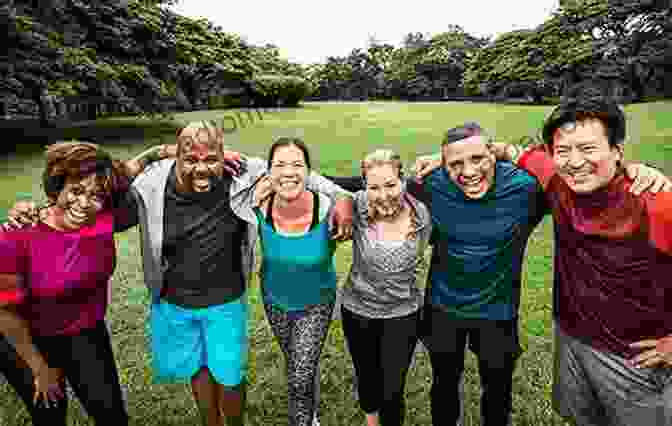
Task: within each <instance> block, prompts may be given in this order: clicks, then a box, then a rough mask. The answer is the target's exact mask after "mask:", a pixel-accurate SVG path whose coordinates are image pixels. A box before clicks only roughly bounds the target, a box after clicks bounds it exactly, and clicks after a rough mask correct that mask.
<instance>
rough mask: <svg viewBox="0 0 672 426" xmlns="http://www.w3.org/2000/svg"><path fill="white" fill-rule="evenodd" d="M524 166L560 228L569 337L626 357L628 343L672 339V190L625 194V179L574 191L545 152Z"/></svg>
mask: <svg viewBox="0 0 672 426" xmlns="http://www.w3.org/2000/svg"><path fill="white" fill-rule="evenodd" d="M518 163H519V165H520V166H521V167H523V168H524V169H526V170H527V171H528V172H530V173H531V174H533V175H535V176H536V177H537V178H538V179H539V180H540V182H541V183H542V185H543V186H544V188H545V193H546V197H547V199H548V203H549V207H550V208H551V210H552V212H553V219H554V226H555V261H554V267H555V271H554V289H553V293H554V294H553V295H554V300H553V302H554V306H553V311H554V315H555V318H556V321H557V323H558V324H559V326H560V327H561V328H562V329H563V331H564V332H565V333H567V334H568V335H570V336H572V337H575V338H577V339H579V340H581V341H583V342H585V343H586V344H588V345H590V346H592V347H594V348H596V349H598V350H604V351H609V352H613V353H616V354H618V355H620V356H623V357H626V358H629V357H631V356H633V355H635V354H636V353H638V352H639V350H632V349H630V348H629V347H628V345H629V344H630V343H633V342H636V341H640V340H645V339H658V338H661V337H663V336H666V335H669V334H672V193H669V192H665V193H658V194H651V193H644V194H642V195H640V196H635V195H633V194H632V193H630V192H629V191H628V189H629V187H630V185H631V184H632V181H631V180H629V179H628V178H627V177H625V176H623V175H618V176H616V177H615V178H614V179H613V180H612V181H611V182H610V184H609V185H608V186H607V187H606V188H604V189H602V190H600V191H597V192H594V193H591V194H589V195H582V194H576V193H575V192H574V191H572V190H571V188H570V187H569V186H568V185H567V184H566V183H565V181H564V180H563V179H562V178H561V177H560V176H559V175H557V174H556V173H555V168H554V164H553V161H552V159H551V157H550V156H549V154H548V153H546V152H545V151H544V150H543V149H541V148H535V149H532V150H529V151H527V152H526V153H525V154H523V156H522V157H521V158H520V160H519V161H518Z"/></svg>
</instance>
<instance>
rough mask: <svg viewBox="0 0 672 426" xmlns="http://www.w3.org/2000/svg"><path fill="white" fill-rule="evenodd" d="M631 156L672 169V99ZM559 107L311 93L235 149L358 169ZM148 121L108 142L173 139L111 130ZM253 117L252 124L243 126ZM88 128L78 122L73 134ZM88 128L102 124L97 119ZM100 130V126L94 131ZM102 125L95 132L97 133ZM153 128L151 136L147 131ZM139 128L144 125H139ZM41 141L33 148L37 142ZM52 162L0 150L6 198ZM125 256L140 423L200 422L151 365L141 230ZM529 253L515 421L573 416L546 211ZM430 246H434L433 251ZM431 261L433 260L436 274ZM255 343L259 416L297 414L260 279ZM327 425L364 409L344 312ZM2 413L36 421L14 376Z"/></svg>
mask: <svg viewBox="0 0 672 426" xmlns="http://www.w3.org/2000/svg"><path fill="white" fill-rule="evenodd" d="M626 111H627V112H628V114H629V121H628V124H629V126H630V128H629V130H630V131H629V136H630V138H629V141H628V146H627V149H626V153H627V156H628V158H631V159H637V160H641V161H645V162H648V163H650V164H653V165H656V166H657V167H659V168H662V169H664V170H665V171H666V172H667V173H668V174H672V144H670V143H669V142H668V143H667V144H666V143H665V139H666V138H667V140H671V139H672V114H671V113H672V103H663V102H660V103H650V104H638V105H631V106H628V107H627V108H626ZM548 112H549V108H547V107H528V106H503V105H490V104H476V103H397V102H388V103H382V102H380V103H327V104H320V103H309V104H307V105H305V106H304V107H303V108H301V109H296V110H283V111H276V112H269V113H266V114H264V119H263V120H259V121H257V122H256V123H254V124H248V125H247V126H246V127H245V128H243V129H241V130H240V131H239V132H237V133H236V134H235V135H229V137H228V140H229V143H230V145H231V146H232V147H233V149H236V150H239V151H241V152H244V153H247V154H251V155H258V156H265V153H266V150H267V148H268V146H269V145H270V142H271V140H272V138H273V137H274V136H278V135H287V134H292V135H296V134H298V135H300V136H302V137H304V139H305V141H306V142H307V143H308V145H309V146H310V148H311V149H312V152H311V153H312V156H313V160H312V161H313V165H314V168H316V169H319V170H320V171H321V172H323V173H325V174H337V175H338V174H340V175H351V174H353V173H358V166H359V160H360V159H361V158H362V157H363V155H364V154H365V153H367V152H369V151H371V150H373V149H374V148H379V147H390V148H393V149H395V150H397V151H398V152H399V153H400V154H401V155H402V158H404V159H405V160H407V161H409V162H410V161H412V160H413V159H414V158H415V157H416V156H417V155H419V154H426V153H432V152H435V151H436V150H437V149H438V146H439V141H440V137H441V134H442V132H443V131H445V130H446V129H447V128H449V127H452V126H454V125H457V124H460V123H462V122H464V121H467V120H477V121H479V122H480V123H481V125H483V126H484V127H485V128H487V129H489V130H490V132H491V133H492V134H493V136H495V137H496V139H498V140H502V141H506V140H512V139H514V138H520V137H523V136H527V135H532V134H535V132H538V129H539V127H540V125H541V122H542V120H543V118H544V117H545V115H546V114H547V113H548ZM232 113H233V112H232V111H207V112H194V113H185V114H179V115H177V116H176V118H177V119H179V120H182V121H184V120H194V119H203V118H210V119H217V118H221V117H223V116H225V115H231V114H232ZM122 125H123V126H125V127H126V128H128V127H129V126H131V127H132V126H138V127H139V130H138V131H135V132H127V131H126V132H124V133H123V135H124V136H123V137H124V138H125V139H124V140H123V141H121V142H123V143H115V142H113V138H110V142H109V143H105V147H106V148H107V149H108V150H109V151H111V152H112V153H114V154H115V155H118V156H120V157H123V158H127V157H128V156H130V155H133V154H135V153H138V152H140V151H141V150H143V149H144V148H146V147H147V146H149V145H151V144H155V143H160V142H161V141H162V140H163V141H169V140H171V134H172V130H171V126H170V125H169V124H161V125H158V126H157V125H151V124H149V123H148V122H143V121H139V120H129V119H125V120H124V119H117V120H108V121H106V122H104V123H102V124H100V126H101V127H105V129H106V132H108V133H109V132H112V134H113V130H110V129H113V128H115V126H122ZM241 127H242V126H241ZM78 132H83V133H84V131H83V130H75V131H73V133H72V134H73V135H76V134H77V133H78ZM86 132H91V130H90V129H89V130H87V131H86ZM94 132H95V131H94ZM88 134H91V133H88ZM143 134H144V135H147V136H146V137H145V138H143V136H142V135H143ZM138 135H139V136H138ZM28 151H29V150H28ZM42 168H43V157H42V154H41V152H39V151H38V152H23V153H21V154H16V155H10V156H7V157H5V158H2V159H0V170H1V173H0V188H2V191H0V209H4V208H7V207H9V206H10V205H11V204H12V203H13V201H14V200H15V198H16V193H17V192H32V193H33V194H36V195H37V194H40V191H41V190H40V184H39V178H40V174H41V172H42ZM117 240H118V266H117V270H116V272H115V275H114V278H113V282H112V286H113V304H112V306H111V308H110V310H109V316H108V320H109V323H110V325H111V328H112V331H113V344H114V348H115V353H116V357H117V362H118V366H119V369H120V374H121V381H122V384H123V387H124V388H125V390H126V392H127V397H128V410H129V413H130V416H131V424H132V425H142V426H154V425H175V426H177V425H185V426H188V425H191V426H196V425H199V424H200V423H199V420H198V417H197V411H196V408H195V405H194V402H193V400H192V397H191V394H190V391H189V389H188V387H187V386H185V385H154V384H152V381H151V371H150V367H149V355H148V340H147V339H148V338H147V333H146V328H145V322H146V318H147V302H148V296H147V293H146V291H145V288H144V285H143V284H142V272H141V266H140V249H139V245H138V234H137V231H135V230H131V231H129V232H126V233H125V234H122V235H119V236H118V238H117ZM527 252H528V256H527V260H526V262H525V269H524V280H523V297H522V302H521V309H520V335H521V344H522V346H523V348H524V349H525V352H524V354H523V355H522V357H521V358H520V361H519V364H518V369H517V371H516V374H515V378H514V392H513V393H514V395H513V405H514V408H513V424H514V425H530V426H532V425H534V426H538V425H562V424H563V422H562V421H561V420H560V419H559V418H558V417H557V416H555V415H554V414H553V411H552V409H551V403H550V391H551V382H552V354H553V352H552V349H553V348H552V326H551V300H552V299H551V280H552V256H553V241H552V231H551V226H550V222H549V221H548V220H546V221H544V222H543V223H542V225H540V226H539V228H538V229H537V230H536V232H535V233H534V235H533V237H532V238H531V240H530V243H529V246H528V251H527ZM428 254H429V253H427V256H428ZM350 258H351V246H350V243H346V244H343V245H342V246H341V247H340V248H339V249H338V252H337V256H336V269H337V272H338V275H339V280H340V281H339V282H341V283H342V282H343V279H344V278H345V274H346V273H347V271H348V268H349V264H350ZM424 272H425V271H421V272H420V275H421V276H422V279H421V280H422V282H423V283H424ZM249 295H250V302H251V306H252V309H251V314H250V315H251V318H250V319H251V321H250V323H249V329H250V335H251V341H250V345H251V354H250V368H249V376H248V377H249V381H250V390H249V402H248V424H249V425H264V426H270V425H286V424H287V420H286V418H287V417H286V413H287V398H286V385H285V376H284V363H283V359H282V356H281V353H280V349H279V347H278V345H277V344H276V343H275V341H274V339H273V337H272V334H271V332H270V328H269V326H268V325H267V323H266V319H265V317H264V314H263V309H262V308H261V305H260V303H259V289H258V284H257V282H256V281H254V282H253V284H252V286H251V288H250V291H249ZM321 369H322V376H321V380H322V401H321V406H320V415H321V419H322V424H323V425H325V426H328V425H360V424H364V417H363V415H362V413H361V412H360V411H359V409H358V407H357V406H356V402H355V400H354V398H353V393H352V364H351V361H350V356H349V354H348V352H347V349H346V347H345V344H344V341H343V333H342V330H341V326H340V322H339V321H335V322H334V323H333V325H332V327H331V330H330V332H329V337H328V339H327V343H326V345H325V350H324V351H323V355H322V361H321ZM465 383H466V401H465V408H466V422H465V425H468V426H471V425H474V426H475V425H478V424H480V423H479V417H480V414H479V410H478V407H479V398H480V388H479V382H478V374H477V368H476V363H475V359H474V357H473V355H472V354H470V353H469V354H468V355H467V363H466V381H465ZM430 385H431V371H430V366H429V362H428V357H427V356H426V353H425V351H424V349H423V348H421V347H420V348H419V350H418V351H417V356H416V359H415V362H414V364H413V368H412V370H411V371H410V373H409V378H408V384H407V388H406V395H407V413H408V414H407V422H406V424H407V425H429V424H431V423H430V416H429V398H428V396H429V388H430ZM0 393H1V394H2V395H3V398H2V399H0V419H1V421H0V424H1V425H3V426H4V425H12V426H13V425H24V424H25V425H28V424H30V423H29V422H30V421H29V419H28V417H27V416H26V413H25V410H24V408H23V405H22V403H21V402H20V401H19V400H18V399H17V398H16V396H15V394H14V392H13V391H12V390H11V389H10V388H8V387H7V386H6V385H4V384H1V385H0ZM70 419H71V420H70V422H71V423H70V424H72V425H87V424H90V423H89V422H88V419H87V418H86V416H85V415H84V414H83V410H82V408H81V407H80V406H79V404H78V403H73V404H71V410H70Z"/></svg>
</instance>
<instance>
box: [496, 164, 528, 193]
mask: <svg viewBox="0 0 672 426" xmlns="http://www.w3.org/2000/svg"><path fill="white" fill-rule="evenodd" d="M495 173H496V174H497V178H499V181H500V182H501V183H502V184H505V185H516V186H525V187H531V186H535V185H536V184H537V179H536V178H535V177H534V176H532V175H531V174H530V173H528V172H527V171H526V170H525V169H521V168H520V167H516V166H515V165H514V164H513V163H512V162H510V161H498V162H497V165H496V168H495Z"/></svg>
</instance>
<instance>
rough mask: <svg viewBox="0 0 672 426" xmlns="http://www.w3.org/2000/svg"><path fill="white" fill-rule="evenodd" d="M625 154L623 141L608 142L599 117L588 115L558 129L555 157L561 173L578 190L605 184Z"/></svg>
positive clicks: (614, 172)
mask: <svg viewBox="0 0 672 426" xmlns="http://www.w3.org/2000/svg"><path fill="white" fill-rule="evenodd" d="M622 158H623V151H622V147H621V145H615V146H611V145H609V139H608V137H607V132H606V128H605V127H604V124H602V121H600V120H598V119H586V120H582V121H579V122H578V123H575V124H574V123H572V124H570V125H567V126H563V127H561V128H559V129H558V130H557V131H556V134H555V136H554V142H553V160H554V162H555V166H556V168H557V171H558V174H559V175H560V176H561V177H562V178H563V179H564V180H565V182H567V185H569V187H570V188H571V189H572V190H573V191H574V192H576V193H578V194H586V193H591V192H594V191H596V190H598V189H600V188H603V187H604V186H606V185H607V184H608V183H609V182H610V181H611V180H612V179H613V178H614V176H615V175H616V171H617V170H618V162H619V161H620V160H621V159H622Z"/></svg>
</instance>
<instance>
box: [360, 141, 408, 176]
mask: <svg viewBox="0 0 672 426" xmlns="http://www.w3.org/2000/svg"><path fill="white" fill-rule="evenodd" d="M385 165H389V166H392V167H393V168H394V169H396V170H397V173H398V176H399V178H400V179H401V178H403V176H404V172H403V164H402V162H401V156H399V154H397V153H396V152H394V151H392V150H391V149H377V150H375V151H373V152H371V153H369V154H367V155H366V157H364V159H363V160H362V163H361V173H362V179H364V180H365V181H366V172H367V171H369V170H370V169H372V168H374V167H379V166H385Z"/></svg>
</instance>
